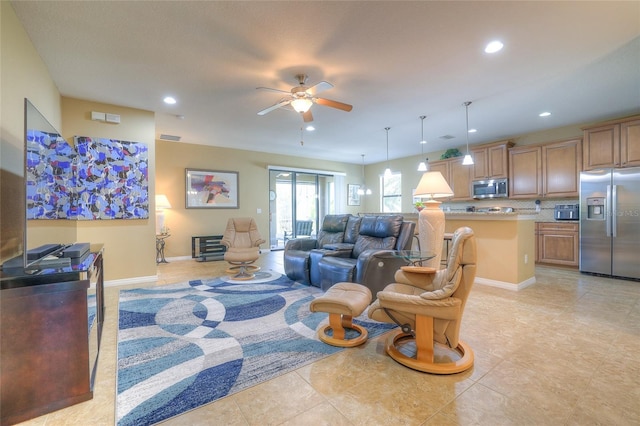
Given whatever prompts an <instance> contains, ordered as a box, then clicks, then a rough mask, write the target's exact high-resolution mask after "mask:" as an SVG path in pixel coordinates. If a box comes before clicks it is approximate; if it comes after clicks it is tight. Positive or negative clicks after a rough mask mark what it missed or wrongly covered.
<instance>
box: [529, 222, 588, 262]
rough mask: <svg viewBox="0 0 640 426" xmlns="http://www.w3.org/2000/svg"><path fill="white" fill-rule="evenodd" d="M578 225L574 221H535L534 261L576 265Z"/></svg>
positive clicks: (578, 250)
mask: <svg viewBox="0 0 640 426" xmlns="http://www.w3.org/2000/svg"><path fill="white" fill-rule="evenodd" d="M579 227H580V225H579V224H578V223H574V222H571V223H569V222H537V223H536V263H544V264H551V265H564V266H571V267H578V264H579V259H580V233H579Z"/></svg>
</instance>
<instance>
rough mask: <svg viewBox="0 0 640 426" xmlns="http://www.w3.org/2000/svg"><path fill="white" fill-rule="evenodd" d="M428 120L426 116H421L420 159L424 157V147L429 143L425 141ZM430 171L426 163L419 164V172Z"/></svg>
mask: <svg viewBox="0 0 640 426" xmlns="http://www.w3.org/2000/svg"><path fill="white" fill-rule="evenodd" d="M425 118H427V116H426V115H421V116H420V120H422V139H420V154H421V155H420V158H422V157H424V145H425V144H426V143H427V141H425V140H424V119H425ZM427 170H428V167H427V163H426V162H424V161H421V162H420V164H418V171H419V172H426V171H427Z"/></svg>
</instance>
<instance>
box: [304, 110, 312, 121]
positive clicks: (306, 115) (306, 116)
mask: <svg viewBox="0 0 640 426" xmlns="http://www.w3.org/2000/svg"><path fill="white" fill-rule="evenodd" d="M302 119H303V120H304V122H305V123H310V122H312V121H313V114H311V110H307V112H303V113H302Z"/></svg>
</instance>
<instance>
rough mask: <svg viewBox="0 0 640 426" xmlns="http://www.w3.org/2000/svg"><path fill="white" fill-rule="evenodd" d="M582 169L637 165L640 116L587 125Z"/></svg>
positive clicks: (639, 161)
mask: <svg viewBox="0 0 640 426" xmlns="http://www.w3.org/2000/svg"><path fill="white" fill-rule="evenodd" d="M583 131H584V152H583V168H584V170H593V169H598V168H603V167H632V166H640V116H636V117H632V118H628V119H625V120H617V121H612V122H608V123H602V124H600V125H597V126H593V127H586V128H584V129H583Z"/></svg>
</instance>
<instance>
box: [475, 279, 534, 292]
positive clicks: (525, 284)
mask: <svg viewBox="0 0 640 426" xmlns="http://www.w3.org/2000/svg"><path fill="white" fill-rule="evenodd" d="M474 283H476V284H482V285H488V286H490V287H498V288H504V289H506V290H512V291H520V290H522V289H524V288H527V287H529V286H530V285H533V284H535V283H536V277H531V278H529V279H526V280H524V281H522V282H521V283H518V284H515V283H508V282H506V281H497V280H490V279H488V278H480V277H476V279H475V281H474Z"/></svg>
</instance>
